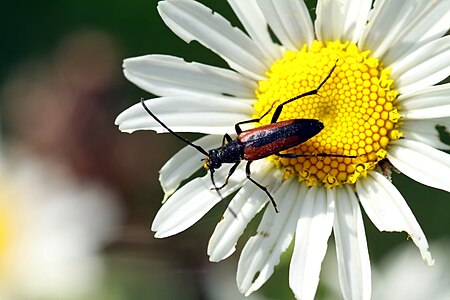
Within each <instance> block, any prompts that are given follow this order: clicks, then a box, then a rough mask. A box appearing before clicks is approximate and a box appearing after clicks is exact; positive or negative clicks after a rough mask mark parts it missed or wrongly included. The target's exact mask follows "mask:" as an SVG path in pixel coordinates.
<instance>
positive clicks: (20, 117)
mask: <svg viewBox="0 0 450 300" xmlns="http://www.w3.org/2000/svg"><path fill="white" fill-rule="evenodd" d="M157 2H158V1H156V0H147V1H144V0H134V1H128V2H125V1H114V0H113V1H111V0H110V1H105V0H97V1H83V0H82V1H56V0H47V1H39V2H37V1H36V2H30V1H28V2H26V1H22V2H8V3H7V4H6V3H4V4H3V5H2V6H3V7H2V9H1V10H0V11H1V20H2V21H1V22H3V24H2V26H0V32H1V35H0V36H2V37H3V42H2V46H1V47H0V120H1V140H0V143H1V149H2V152H3V153H2V159H1V160H2V161H1V166H2V172H1V173H2V174H1V182H0V210H1V211H0V299H20V300H21V299H244V297H243V296H240V295H239V294H238V292H237V287H236V284H235V279H234V276H235V272H236V266H237V259H238V253H239V251H238V252H237V253H236V254H235V255H233V256H232V257H231V258H229V259H227V260H226V261H224V262H222V263H220V264H212V263H209V261H208V257H207V255H206V247H207V243H208V240H209V237H210V235H211V233H212V232H213V230H214V227H215V225H216V223H217V222H218V220H219V219H220V216H221V214H222V213H223V207H222V206H218V207H216V208H215V209H213V210H212V211H211V212H210V213H209V214H208V215H207V216H206V217H205V218H203V219H202V220H201V221H200V222H199V223H197V224H196V225H194V226H193V227H192V228H190V229H188V230H187V231H185V232H183V233H181V234H179V235H176V236H174V237H171V238H168V239H162V240H156V239H154V238H153V233H152V232H151V231H150V229H149V228H150V224H151V221H152V220H153V218H154V216H155V214H156V212H157V210H158V209H159V207H160V205H161V200H162V198H163V193H162V190H161V188H160V186H159V182H158V171H159V169H160V167H161V166H162V165H163V164H164V162H165V161H166V160H167V159H169V158H170V157H171V156H172V155H173V154H174V153H176V152H177V150H178V149H180V148H181V147H182V145H181V144H180V143H179V142H178V141H177V140H176V139H174V138H173V137H171V136H169V135H156V134H155V133H152V132H136V133H134V134H132V135H129V134H125V133H121V132H119V130H118V129H117V128H116V126H115V125H114V119H115V117H116V116H117V115H118V114H119V113H120V112H121V111H123V110H124V109H125V108H128V107H129V106H130V105H131V104H134V103H136V102H137V101H138V100H139V99H140V98H141V97H146V98H149V97H151V95H149V94H148V93H146V92H144V91H142V90H140V89H138V88H137V87H135V86H133V85H132V84H131V83H128V82H127V81H126V79H125V78H124V76H123V75H122V66H121V65H122V60H123V59H124V58H126V57H132V56H139V55H144V54H171V55H174V56H179V57H183V58H185V60H187V61H199V62H202V63H207V64H212V65H216V66H221V67H226V64H225V62H224V61H222V60H221V59H220V58H218V57H217V56H215V55H214V54H213V53H212V52H210V51H209V50H206V49H205V48H203V47H202V46H200V45H199V44H198V43H192V44H190V45H187V44H185V43H184V42H183V41H182V40H180V39H179V38H177V37H176V36H175V35H174V34H173V33H172V32H171V31H170V30H169V29H168V28H167V27H166V26H165V25H164V23H163V22H162V20H161V18H160V17H159V15H158V13H157V10H156V4H157ZM201 2H203V3H205V4H206V5H208V6H210V7H211V8H212V9H213V10H215V11H217V12H219V13H220V14H222V15H224V16H225V17H226V18H228V20H230V22H231V23H232V24H234V25H235V26H241V25H240V24H239V22H238V20H237V18H236V17H235V15H234V14H233V13H232V11H231V9H230V7H229V6H228V4H227V3H226V1H206V0H204V1H201ZM307 3H308V6H309V7H310V11H311V14H313V15H314V7H315V4H316V3H315V1H308V2H307ZM188 137H189V138H190V139H194V138H197V137H198V136H195V135H188ZM447 138H448V137H447ZM393 180H394V182H395V184H396V185H397V186H398V187H399V189H400V191H401V193H402V194H403V196H404V197H405V198H406V199H407V200H408V203H409V205H410V207H411V209H412V210H413V212H414V214H415V216H416V218H417V219H418V220H419V223H420V224H421V226H422V228H423V230H424V232H425V233H426V235H427V237H428V239H429V241H430V242H431V243H432V246H433V245H434V243H435V241H436V245H437V246H436V248H439V247H441V248H443V249H448V247H447V248H445V245H448V242H447V239H448V238H449V233H450V231H449V228H450V218H448V212H449V211H450V201H449V200H450V199H449V195H448V193H445V192H442V191H438V190H434V189H431V188H427V187H425V186H422V185H420V184H418V183H415V182H413V181H412V180H410V179H408V178H406V177H405V176H402V175H396V174H395V175H394V178H393ZM365 221H366V223H365V224H366V231H367V236H368V244H369V251H370V255H371V258H372V261H373V265H374V269H375V271H374V272H376V271H377V270H378V268H379V270H380V272H381V277H383V276H387V275H386V274H387V273H389V272H391V273H392V272H398V271H399V269H400V270H401V269H403V266H401V265H399V266H398V268H394V270H388V269H387V267H385V266H386V265H393V264H394V263H393V262H397V261H399V259H395V257H402V255H399V254H398V253H403V252H401V251H410V249H411V248H414V245H413V243H412V242H411V241H406V235H405V234H401V233H395V234H387V233H379V232H378V231H377V229H376V228H375V227H374V226H373V225H372V224H371V223H370V221H369V220H368V219H367V218H365ZM256 226H257V223H254V224H251V225H250V226H249V227H250V228H249V230H248V231H247V233H246V236H244V237H243V238H242V241H243V240H244V239H245V238H246V237H249V236H251V234H252V232H251V229H252V228H253V229H255V228H256ZM9 245H15V246H14V247H13V248H11V247H9ZM242 246H243V245H242V244H240V245H239V247H242ZM331 248H333V247H332V246H330V249H331ZM401 248H406V250H401ZM291 250H292V249H291ZM291 250H289V251H287V253H285V254H284V255H283V257H282V260H281V263H280V265H279V266H278V268H277V270H276V272H275V273H274V275H273V276H272V278H271V279H270V280H269V281H268V283H267V284H266V285H264V287H263V288H262V289H261V290H260V291H259V292H256V293H255V295H253V296H252V297H249V298H248V299H293V296H292V292H291V291H290V290H289V287H288V266H289V258H290V251H291ZM413 250H415V249H413ZM431 250H432V252H433V250H434V249H433V248H432V249H431ZM392 251H396V252H392ZM331 252H332V251H331ZM416 252H417V253H415V254H416V256H415V257H414V259H412V261H411V264H414V263H417V269H415V270H416V271H417V272H416V271H409V272H407V274H404V275H401V276H395V277H393V278H402V279H403V280H407V281H408V282H416V280H419V278H420V277H419V276H423V274H424V272H428V273H430V276H436V274H441V275H439V276H438V277H436V278H441V279H442V280H441V281H439V282H438V285H437V286H434V287H433V289H434V290H440V289H442V291H444V290H446V287H448V286H450V283H449V281H448V279H449V278H448V272H443V273H438V272H441V271H440V270H441V269H439V268H433V270H435V271H430V270H429V268H427V267H426V266H425V265H424V264H423V263H422V262H421V261H420V256H419V254H418V251H416ZM436 252H438V251H436ZM395 253H397V254H395ZM433 253H434V252H433ZM439 253H440V252H439ZM445 253H446V251H443V254H440V255H442V257H443V259H442V260H441V261H442V262H443V265H446V266H447V267H450V262H449V261H448V255H446V254H445ZM395 255H397V256H395ZM328 256H329V257H332V254H331V255H328ZM392 257H394V259H393V260H392ZM389 259H391V260H389ZM331 260H332V259H331ZM436 263H437V264H439V263H440V261H439V258H438V259H437V262H436ZM326 265H327V266H328V265H332V261H331V262H329V263H328V262H327V264H326ZM444 270H445V269H444ZM447 270H448V268H447ZM383 272H384V273H383ZM432 272H434V273H432ZM428 273H427V274H428ZM389 274H390V273H389ZM432 274H434V275H432ZM442 274H444V275H442ZM390 276H391V275H390ZM407 276H409V277H407ZM322 277H323V278H324V280H323V281H321V285H320V289H319V291H318V295H317V299H339V297H340V292H339V290H338V291H337V292H336V289H335V283H334V282H335V278H336V270H335V268H333V267H325V268H324V274H323V276H322ZM333 278H334V279H333ZM377 282H378V281H375V282H374V284H375V285H376V284H377ZM432 282H433V283H434V284H436V281H432ZM380 284H381V281H380ZM393 286H394V287H395V286H399V287H401V283H400V282H399V283H398V285H395V284H394V285H393ZM430 288H431V287H430ZM446 292H448V290H447V291H446ZM378 297H380V298H378V299H388V298H383V297H384V296H378ZM392 299H394V298H392ZM396 299H411V298H396ZM416 299H423V298H416ZM433 299H434V298H433ZM435 299H437V298H435ZM442 299H444V298H442ZM447 299H448V298H447Z"/></svg>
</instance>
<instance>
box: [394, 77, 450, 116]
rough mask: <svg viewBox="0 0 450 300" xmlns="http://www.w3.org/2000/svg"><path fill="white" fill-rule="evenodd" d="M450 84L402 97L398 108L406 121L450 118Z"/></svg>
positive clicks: (431, 87)
mask: <svg viewBox="0 0 450 300" xmlns="http://www.w3.org/2000/svg"><path fill="white" fill-rule="evenodd" d="M449 95H450V84H449V83H447V84H441V85H435V86H430V87H428V88H425V89H423V90H420V91H418V92H415V93H412V94H409V95H403V94H402V95H400V96H399V98H398V106H400V108H401V110H402V111H401V114H402V117H403V118H404V119H435V118H443V117H450V97H449Z"/></svg>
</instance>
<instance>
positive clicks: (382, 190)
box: [356, 172, 434, 265]
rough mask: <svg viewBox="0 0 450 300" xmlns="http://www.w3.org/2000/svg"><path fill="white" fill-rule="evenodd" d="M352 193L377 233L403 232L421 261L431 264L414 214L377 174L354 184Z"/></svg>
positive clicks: (389, 183) (392, 188)
mask: <svg viewBox="0 0 450 300" xmlns="http://www.w3.org/2000/svg"><path fill="white" fill-rule="evenodd" d="M356 192H357V193H358V196H359V200H360V202H361V204H362V205H363V207H364V210H365V211H366V213H367V215H368V216H369V218H370V220H371V221H372V222H373V224H374V225H375V226H376V227H377V228H378V230H380V231H405V232H407V233H408V235H409V237H410V238H411V239H412V240H413V242H414V243H415V244H416V245H417V247H418V248H419V250H420V253H421V255H422V259H423V260H424V261H425V262H426V263H427V264H428V265H433V263H434V260H433V259H432V258H431V254H430V252H429V251H428V242H427V239H426V237H425V234H424V233H423V231H422V229H421V228H420V225H419V223H417V220H416V218H415V217H414V214H413V213H412V211H411V209H410V208H409V206H408V204H407V203H406V201H405V199H404V198H403V196H402V195H401V194H400V192H399V191H398V190H397V189H396V188H395V186H394V185H393V184H392V183H391V182H390V181H389V180H388V179H386V178H385V177H384V176H383V175H381V174H380V173H378V172H369V173H368V176H367V177H366V178H364V179H361V180H358V181H357V182H356Z"/></svg>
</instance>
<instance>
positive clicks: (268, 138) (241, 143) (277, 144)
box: [141, 65, 357, 212]
mask: <svg viewBox="0 0 450 300" xmlns="http://www.w3.org/2000/svg"><path fill="white" fill-rule="evenodd" d="M335 68H336V65H334V67H333V68H332V69H331V71H330V72H329V73H328V75H327V76H326V77H325V79H324V80H323V81H322V82H321V83H320V84H319V86H318V87H317V88H316V89H313V90H311V91H309V92H306V93H303V94H300V95H298V96H295V97H293V98H291V99H289V100H286V101H284V102H283V103H281V104H280V105H278V106H277V108H276V109H275V112H274V114H273V116H272V120H271V122H270V124H267V125H263V126H260V127H257V128H253V129H249V130H242V129H241V127H240V125H242V124H247V123H254V122H259V121H260V120H261V119H262V118H264V117H265V116H266V115H267V114H268V113H269V112H270V111H271V110H272V108H273V107H272V108H270V109H269V110H268V111H267V112H266V113H264V114H263V115H262V116H261V117H260V118H257V119H251V120H246V121H242V122H238V123H236V124H235V125H234V128H235V131H236V134H237V137H236V139H234V140H233V139H232V138H231V137H230V136H229V135H228V134H225V135H224V136H223V140H222V146H221V147H219V148H216V149H212V150H209V151H206V150H205V149H203V147H201V146H199V145H195V144H194V143H192V142H191V141H189V140H187V139H186V138H184V137H182V136H181V135H179V134H178V133H176V132H174V131H173V130H172V129H170V128H169V127H168V126H167V125H166V124H164V123H163V122H162V121H161V120H160V119H159V118H158V117H156V116H155V114H153V113H152V112H151V111H150V109H149V108H148V107H147V106H146V105H145V103H144V99H143V98H141V103H142V106H143V107H144V109H145V110H146V112H147V113H148V114H149V115H150V116H151V117H152V118H153V119H155V121H156V122H158V123H159V124H160V125H161V126H162V127H164V128H165V129H167V131H169V132H170V133H171V134H173V135H174V136H175V137H177V138H178V139H180V140H182V141H183V142H185V143H186V144H188V145H190V146H192V147H194V148H195V149H197V151H199V152H201V153H202V154H204V155H205V156H206V157H205V159H204V160H205V164H204V168H205V169H207V170H209V171H210V174H211V182H212V184H213V186H214V188H213V189H215V190H216V191H217V193H218V194H219V196H220V197H221V199H222V200H223V197H222V195H221V193H220V190H221V189H222V188H223V187H225V186H226V185H227V183H228V180H229V178H230V177H231V175H232V174H233V173H234V171H235V170H236V168H237V167H238V165H239V164H240V163H241V161H242V160H246V161H247V165H246V168H245V173H246V176H247V178H248V180H250V181H251V182H253V183H254V184H255V185H256V186H257V187H259V188H260V189H261V190H263V191H264V192H265V193H266V194H267V196H268V197H269V199H270V201H271V202H272V205H273V207H274V208H275V211H276V212H278V209H277V204H276V203H275V200H274V199H273V197H272V195H271V194H270V193H269V191H268V190H267V188H266V187H265V186H263V185H261V184H260V183H258V182H257V181H255V180H254V179H253V178H251V172H250V165H251V163H252V162H253V161H255V160H258V159H261V158H264V157H268V156H270V155H277V156H279V157H285V158H295V157H301V156H304V157H310V156H333V157H349V158H356V157H357V156H348V155H340V154H327V153H316V154H314V153H313V154H293V153H292V154H283V153H280V151H283V150H287V149H289V148H292V147H295V146H297V145H300V144H301V143H304V142H306V141H307V140H309V139H310V138H312V137H313V136H315V135H317V134H318V133H319V132H320V131H321V130H322V129H323V128H324V125H323V123H322V122H320V121H319V120H315V119H292V120H287V121H280V122H277V121H278V118H279V117H280V114H281V111H282V110H283V106H284V105H286V104H288V103H290V102H292V101H295V100H297V99H300V98H302V97H306V96H311V95H317V94H318V91H319V89H320V88H321V87H322V86H323V85H324V84H325V82H326V81H327V80H328V79H329V78H330V77H331V74H332V73H333V71H334V69H335ZM223 163H232V164H234V165H233V166H232V167H231V168H230V170H229V172H228V176H227V177H226V179H225V183H224V184H223V185H222V186H220V187H218V186H217V185H216V182H215V180H214V171H215V170H216V169H219V168H220V167H221V166H222V164H223Z"/></svg>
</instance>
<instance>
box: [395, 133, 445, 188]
mask: <svg viewBox="0 0 450 300" xmlns="http://www.w3.org/2000/svg"><path fill="white" fill-rule="evenodd" d="M389 145H390V146H391V148H390V149H389V152H388V155H387V158H388V159H389V161H390V162H391V163H392V164H393V165H394V166H395V167H396V168H397V169H398V170H400V172H402V173H404V174H405V175H406V176H408V177H410V178H412V179H414V180H415V181H418V182H420V183H422V184H424V185H428V186H431V187H434V188H437V189H442V190H444V191H447V192H450V176H448V174H449V172H450V155H448V154H447V153H445V152H442V151H439V150H436V149H434V148H433V147H430V146H428V145H425V144H422V143H419V142H416V141H411V140H407V139H400V140H396V141H391V142H390V144H389Z"/></svg>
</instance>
